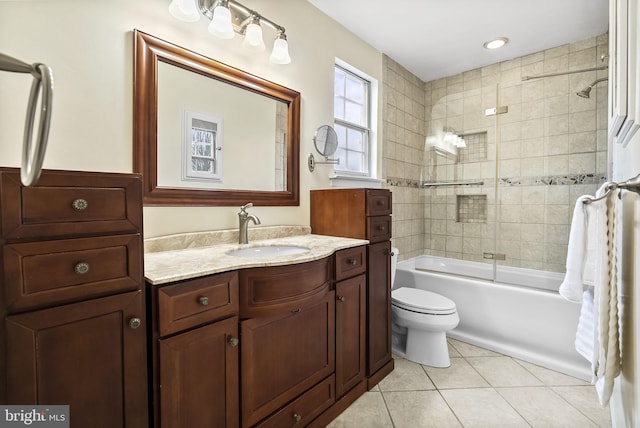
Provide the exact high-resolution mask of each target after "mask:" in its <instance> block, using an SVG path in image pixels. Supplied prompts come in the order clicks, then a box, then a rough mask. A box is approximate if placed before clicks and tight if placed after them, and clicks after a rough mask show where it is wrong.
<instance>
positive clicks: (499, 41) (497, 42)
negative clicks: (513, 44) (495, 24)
mask: <svg viewBox="0 0 640 428" xmlns="http://www.w3.org/2000/svg"><path fill="white" fill-rule="evenodd" d="M508 42H509V39H507V38H506V37H496V38H495V39H493V40H489V41H488V42H485V44H484V45H482V46H484V47H485V49H498V48H501V47H503V46H504V45H506V44H507V43H508Z"/></svg>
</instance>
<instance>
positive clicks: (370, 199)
mask: <svg viewBox="0 0 640 428" xmlns="http://www.w3.org/2000/svg"><path fill="white" fill-rule="evenodd" d="M389 214H391V192H389V191H388V190H374V189H368V190H367V215H368V216H374V215H389Z"/></svg>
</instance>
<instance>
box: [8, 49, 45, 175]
mask: <svg viewBox="0 0 640 428" xmlns="http://www.w3.org/2000/svg"><path fill="white" fill-rule="evenodd" d="M0 70H3V71H11V72H14V73H29V74H31V75H32V76H33V83H32V84H31V92H30V94H29V104H28V106H27V117H26V120H25V124H24V138H23V142H22V164H21V168H20V180H21V181H22V184H23V185H25V186H33V185H34V184H36V183H37V182H38V178H40V172H41V171H42V163H43V162H44V156H45V153H46V150H47V141H48V139H49V127H50V125H51V106H52V101H53V71H52V70H51V68H50V67H48V66H47V65H45V64H42V63H36V64H33V65H30V64H27V63H24V62H22V61H19V60H17V59H15V58H12V57H10V56H8V55H4V54H2V53H0ZM41 87H42V101H41V102H40V123H39V124H38V136H37V138H36V139H35V140H34V139H33V125H34V121H35V115H36V104H37V102H38V97H39V95H40V88H41Z"/></svg>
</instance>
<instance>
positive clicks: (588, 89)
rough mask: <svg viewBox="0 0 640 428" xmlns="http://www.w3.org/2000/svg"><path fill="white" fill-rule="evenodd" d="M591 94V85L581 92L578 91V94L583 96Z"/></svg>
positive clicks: (586, 96)
mask: <svg viewBox="0 0 640 428" xmlns="http://www.w3.org/2000/svg"><path fill="white" fill-rule="evenodd" d="M589 94H591V86H587V87H586V88H584V89H583V90H581V91H580V92H576V95H577V96H579V97H582V98H590V96H589Z"/></svg>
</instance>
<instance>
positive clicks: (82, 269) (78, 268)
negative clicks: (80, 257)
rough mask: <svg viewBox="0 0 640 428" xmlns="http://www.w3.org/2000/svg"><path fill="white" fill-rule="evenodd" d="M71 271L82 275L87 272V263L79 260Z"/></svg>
mask: <svg viewBox="0 0 640 428" xmlns="http://www.w3.org/2000/svg"><path fill="white" fill-rule="evenodd" d="M73 271H74V272H75V273H77V274H78V275H84V274H85V273H87V272H89V263H85V262H80V263H78V264H77V265H75V266H74V268H73Z"/></svg>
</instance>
